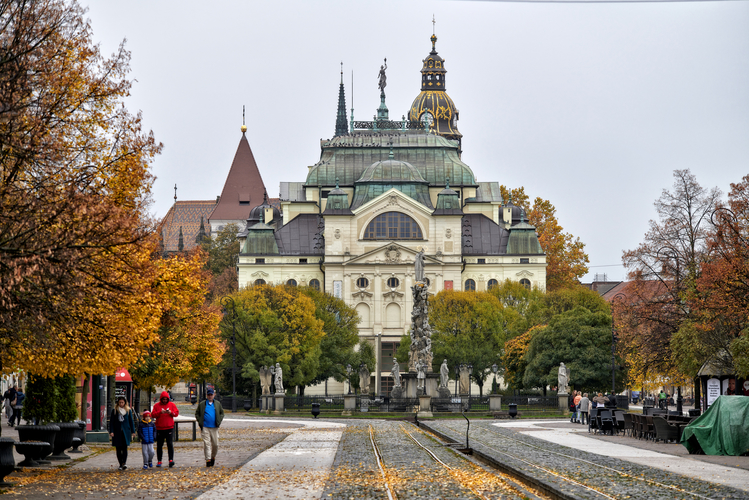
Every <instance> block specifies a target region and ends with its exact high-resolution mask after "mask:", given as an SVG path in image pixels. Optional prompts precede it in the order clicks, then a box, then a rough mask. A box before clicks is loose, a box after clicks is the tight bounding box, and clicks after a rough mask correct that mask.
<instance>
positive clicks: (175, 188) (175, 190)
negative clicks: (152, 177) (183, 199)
mask: <svg viewBox="0 0 749 500" xmlns="http://www.w3.org/2000/svg"><path fill="white" fill-rule="evenodd" d="M174 203H177V185H176V184H175V185H174Z"/></svg>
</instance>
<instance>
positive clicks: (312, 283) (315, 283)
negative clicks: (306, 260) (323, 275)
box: [309, 279, 320, 290]
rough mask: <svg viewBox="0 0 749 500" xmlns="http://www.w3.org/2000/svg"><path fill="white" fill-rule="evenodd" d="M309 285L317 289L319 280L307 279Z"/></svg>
mask: <svg viewBox="0 0 749 500" xmlns="http://www.w3.org/2000/svg"><path fill="white" fill-rule="evenodd" d="M309 286H311V287H312V288H314V289H315V290H319V289H320V280H316V279H315V280H309Z"/></svg>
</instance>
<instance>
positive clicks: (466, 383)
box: [458, 365, 471, 395]
mask: <svg viewBox="0 0 749 500" xmlns="http://www.w3.org/2000/svg"><path fill="white" fill-rule="evenodd" d="M458 373H459V375H460V394H461V395H464V394H468V391H469V390H470V387H471V386H470V384H471V378H470V373H468V365H460V369H459V370H458Z"/></svg>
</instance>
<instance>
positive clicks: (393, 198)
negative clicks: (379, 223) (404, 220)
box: [388, 194, 400, 207]
mask: <svg viewBox="0 0 749 500" xmlns="http://www.w3.org/2000/svg"><path fill="white" fill-rule="evenodd" d="M388 205H395V206H398V207H399V206H400V203H398V197H397V196H396V195H394V194H391V195H390V199H389V200H388Z"/></svg>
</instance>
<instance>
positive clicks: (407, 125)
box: [352, 120, 426, 130]
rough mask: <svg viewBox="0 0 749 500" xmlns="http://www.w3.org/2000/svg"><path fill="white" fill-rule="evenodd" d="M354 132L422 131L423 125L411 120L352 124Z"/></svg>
mask: <svg viewBox="0 0 749 500" xmlns="http://www.w3.org/2000/svg"><path fill="white" fill-rule="evenodd" d="M352 127H353V129H354V130H424V129H425V128H426V127H425V125H424V124H423V123H421V122H418V121H416V122H415V121H411V120H374V121H371V122H369V121H355V122H352Z"/></svg>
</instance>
